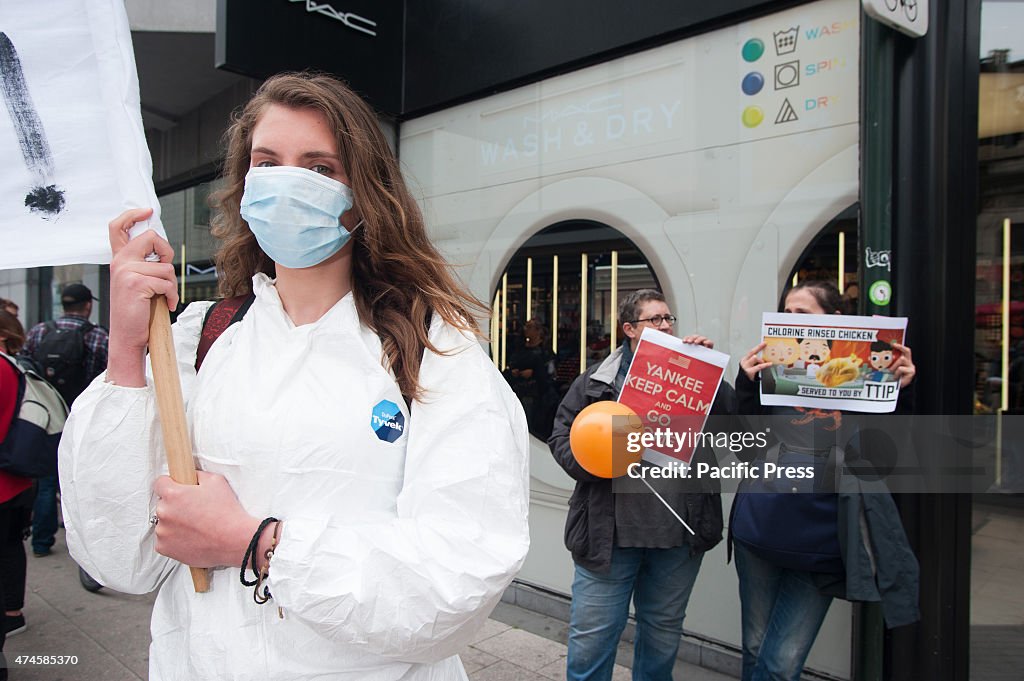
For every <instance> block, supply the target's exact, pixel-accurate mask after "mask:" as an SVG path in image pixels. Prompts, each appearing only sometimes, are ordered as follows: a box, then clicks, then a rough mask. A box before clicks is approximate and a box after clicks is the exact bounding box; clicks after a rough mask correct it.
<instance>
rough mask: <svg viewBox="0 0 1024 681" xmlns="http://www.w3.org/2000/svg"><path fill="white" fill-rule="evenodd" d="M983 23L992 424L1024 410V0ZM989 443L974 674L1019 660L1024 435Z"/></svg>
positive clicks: (980, 505) (999, 670)
mask: <svg viewBox="0 0 1024 681" xmlns="http://www.w3.org/2000/svg"><path fill="white" fill-rule="evenodd" d="M981 26H982V32H981V54H980V55H979V56H980V59H981V75H980V83H979V119H978V162H979V179H980V182H979V199H980V200H979V214H978V223H977V224H978V231H977V249H978V250H977V265H976V269H975V296H976V299H975V332H974V359H975V364H974V366H975V394H974V411H975V413H976V414H986V415H994V419H995V421H996V426H995V428H996V432H997V434H998V433H1000V432H1001V431H1002V430H1003V429H1002V428H1001V426H1005V420H1006V419H1017V418H1021V415H1022V414H1024V105H1022V103H1024V2H992V1H987V2H983V3H982V10H981ZM995 446H996V452H995V466H994V475H993V478H992V480H990V481H989V482H990V487H989V490H990V492H989V493H988V494H976V495H975V496H974V504H973V518H972V521H973V522H972V538H971V550H972V553H971V653H970V656H971V678H972V679H973V680H974V681H990V680H995V679H1005V678H1010V677H1009V676H1007V675H1006V674H1007V670H1009V669H1017V670H1019V669H1020V668H1021V664H1022V662H1024V586H1022V583H1021V580H1020V565H1021V564H1022V562H1024V549H1022V548H1021V544H1020V536H1021V534H1022V531H1024V496H1022V495H1021V494H1020V492H1021V490H1024V443H1021V442H1014V441H1011V440H1010V439H1008V438H1003V437H1000V436H998V435H997V438H996V443H995Z"/></svg>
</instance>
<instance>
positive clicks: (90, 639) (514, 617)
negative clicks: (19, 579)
mask: <svg viewBox="0 0 1024 681" xmlns="http://www.w3.org/2000/svg"><path fill="white" fill-rule="evenodd" d="M154 600H155V595H154V594H150V595H147V596H129V595H126V594H120V593H116V592H113V591H110V590H109V589H103V590H101V591H99V592H98V593H89V592H87V591H86V590H85V589H83V588H82V587H81V585H80V584H79V581H78V567H77V566H76V565H75V564H74V562H73V561H72V560H71V558H70V557H69V556H68V553H67V549H66V548H65V546H64V540H63V530H61V531H60V532H59V533H58V536H57V544H56V546H54V550H53V553H52V554H50V555H49V556H45V557H42V558H36V557H35V556H33V555H32V552H31V550H29V554H28V588H27V593H26V595H25V618H26V620H27V622H28V630H27V631H25V632H23V633H21V634H18V635H16V636H14V637H12V638H9V639H8V640H7V644H6V645H5V647H4V652H5V654H6V655H7V658H8V660H9V661H10V663H11V665H12V669H11V670H10V678H11V681H36V680H39V681H64V680H66V681H73V680H74V681H77V680H79V679H85V680H88V681H138V680H139V679H145V678H146V676H147V669H148V657H149V616H150V611H151V609H152V607H153V601H154ZM565 634H566V627H565V623H563V622H560V621H558V620H555V619H552V618H549V617H544V616H543V615H538V614H536V613H532V612H529V611H527V610H523V609H522V608H518V607H516V606H513V605H508V604H505V603H502V604H500V605H499V606H498V608H497V610H495V612H494V615H493V617H492V619H490V620H488V622H487V624H486V626H485V627H484V628H483V629H482V630H481V631H480V632H479V633H478V635H477V636H476V637H475V638H474V640H473V643H472V644H471V645H470V646H469V648H468V649H467V650H466V651H465V652H464V653H463V654H462V660H463V663H464V664H465V666H466V671H467V672H469V676H470V678H471V679H472V680H473V681H548V680H556V681H557V680H559V679H564V678H565V645H564V644H563V643H561V642H560V641H565ZM19 653H20V654H24V655H64V656H67V655H75V656H77V657H78V662H77V664H75V665H66V666H53V665H33V666H28V667H20V666H17V665H16V664H15V662H14V660H15V658H16V656H17V655H18V654H19ZM631 656H632V652H631V651H630V650H629V649H628V648H624V647H620V650H619V660H625V661H629V660H630V659H631ZM675 676H676V678H679V679H686V680H687V681H728V679H730V678H731V677H727V676H723V675H721V674H717V673H714V672H711V671H708V670H706V669H702V668H700V667H694V666H692V665H687V664H684V663H682V662H680V663H679V664H678V665H677V667H676V674H675ZM613 678H614V680H615V681H626V680H628V679H629V678H630V674H629V670H628V669H626V668H625V667H621V666H619V667H616V670H615V676H614V677H613Z"/></svg>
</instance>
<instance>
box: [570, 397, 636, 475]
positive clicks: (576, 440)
mask: <svg viewBox="0 0 1024 681" xmlns="http://www.w3.org/2000/svg"><path fill="white" fill-rule="evenodd" d="M633 432H635V433H641V432H643V423H642V422H641V421H640V417H639V416H637V415H636V412H634V411H633V410H632V409H630V408H629V407H627V406H626V405H624V404H621V403H619V402H612V401H611V400H605V401H603V402H594V403H593V404H591V405H589V406H587V407H585V408H584V409H583V411H581V412H580V413H579V414H577V415H576V418H575V419H573V422H572V427H571V428H570V429H569V447H570V448H571V449H572V455H573V456H574V457H575V458H576V461H577V463H579V465H580V466H583V469H584V470H586V471H587V472H588V473H590V474H591V475H596V476H598V477H599V478H618V477H621V476H623V475H625V474H626V469H627V468H629V465H630V464H632V463H637V462H638V461H640V457H641V455H642V453H643V449H642V448H641V447H636V449H639V450H640V451H637V452H635V453H634V452H630V451H628V450H627V448H626V445H627V438H628V436H629V433H633Z"/></svg>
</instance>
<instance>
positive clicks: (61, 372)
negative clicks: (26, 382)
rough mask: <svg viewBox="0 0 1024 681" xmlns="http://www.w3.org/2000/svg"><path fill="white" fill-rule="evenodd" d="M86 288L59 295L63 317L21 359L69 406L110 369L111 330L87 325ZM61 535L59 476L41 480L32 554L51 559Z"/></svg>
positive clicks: (37, 332) (28, 343) (38, 329)
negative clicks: (38, 370) (33, 366)
mask: <svg viewBox="0 0 1024 681" xmlns="http://www.w3.org/2000/svg"><path fill="white" fill-rule="evenodd" d="M94 300H97V299H96V298H95V297H94V296H93V295H92V291H90V290H89V287H88V286H85V285H84V284H69V285H67V286H65V287H64V290H63V291H62V292H61V295H60V302H61V306H63V308H64V314H63V315H62V316H61V317H59V318H58V319H55V320H53V321H50V322H40V323H39V324H36V325H35V326H33V327H32V330H31V331H29V334H28V338H27V339H26V340H25V347H24V349H23V350H22V354H24V355H27V356H28V357H30V358H32V359H33V360H34V361H35V362H36V364H38V365H39V367H40V368H41V370H42V371H43V373H44V375H45V377H46V380H48V381H49V382H50V383H52V384H53V386H54V387H55V388H57V390H58V391H59V392H60V394H61V395H62V396H63V397H64V401H66V402H67V403H68V406H69V407H70V406H71V403H72V402H74V400H75V398H76V397H78V395H79V393H81V392H82V391H83V390H85V388H86V386H88V385H89V383H91V382H92V379H94V378H96V377H97V376H99V375H100V374H101V373H103V371H104V370H106V368H107V340H108V336H107V330H106V329H104V328H103V327H102V326H96V325H94V324H92V323H91V322H90V321H89V316H90V315H91V314H92V301H94ZM56 533H57V476H53V477H48V478H40V479H39V483H38V488H37V494H36V503H35V507H34V509H33V512H32V553H33V554H35V555H36V556H37V557H40V556H46V555H49V553H50V551H51V549H52V547H53V543H54V535H55V534H56Z"/></svg>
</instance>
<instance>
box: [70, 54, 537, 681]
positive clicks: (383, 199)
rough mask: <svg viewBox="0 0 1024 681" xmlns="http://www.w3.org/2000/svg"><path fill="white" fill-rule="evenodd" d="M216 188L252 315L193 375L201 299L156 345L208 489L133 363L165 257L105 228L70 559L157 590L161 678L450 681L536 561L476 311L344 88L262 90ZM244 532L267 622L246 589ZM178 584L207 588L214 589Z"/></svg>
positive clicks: (519, 424) (77, 439)
mask: <svg viewBox="0 0 1024 681" xmlns="http://www.w3.org/2000/svg"><path fill="white" fill-rule="evenodd" d="M224 174H225V180H226V185H225V188H224V189H223V190H222V191H221V192H220V193H219V195H218V196H216V197H215V200H214V203H215V207H216V208H217V209H218V217H217V218H216V220H215V226H214V229H215V234H216V235H217V236H219V237H220V238H221V239H222V248H221V250H220V251H219V253H218V255H217V265H218V271H219V276H220V287H221V293H222V294H224V295H225V296H236V295H239V294H246V293H249V292H252V293H254V294H255V300H254V302H253V304H252V306H251V307H250V308H249V310H248V311H247V312H246V314H245V316H244V317H243V318H242V319H241V321H239V322H238V323H235V324H233V325H231V326H230V327H228V328H227V330H226V331H224V333H223V335H221V336H220V338H219V339H218V340H217V341H216V342H215V343H214V344H213V346H212V348H210V351H209V354H208V355H207V356H206V359H205V361H204V362H203V363H202V366H201V369H200V370H199V371H198V372H197V371H196V370H195V369H194V362H195V359H196V349H197V344H198V342H199V339H200V333H201V328H202V325H203V319H204V315H205V313H206V311H207V310H208V308H209V306H210V303H195V304H192V305H190V306H189V307H188V308H186V309H185V310H184V311H183V312H182V313H181V315H180V317H179V318H178V320H177V322H176V324H175V325H174V343H175V347H176V350H177V358H178V362H179V365H180V366H179V373H180V376H181V380H182V389H183V392H184V394H185V399H186V409H187V414H188V418H189V425H190V429H191V434H192V441H193V447H194V450H195V453H196V458H197V461H198V463H199V464H200V468H201V469H202V470H201V472H200V473H199V483H200V484H199V485H198V486H195V485H180V484H177V483H175V482H173V481H172V480H171V479H170V478H168V477H166V476H165V475H163V473H164V471H165V470H166V466H165V465H164V453H163V447H162V438H161V435H160V428H159V423H158V420H157V418H158V415H157V413H156V407H155V397H154V392H153V388H152V386H151V384H150V382H149V380H148V379H147V376H146V363H145V348H146V345H147V340H148V318H149V306H150V298H151V297H152V296H154V295H159V294H163V295H165V296H167V299H168V301H169V303H170V304H171V306H172V307H173V306H174V305H176V303H177V295H176V293H175V291H176V286H177V285H176V282H175V276H174V270H173V267H172V265H171V261H172V251H171V248H170V246H169V245H168V243H167V242H166V241H164V240H163V239H161V238H159V237H158V236H156V235H154V233H153V232H146V233H144V234H143V235H140V236H138V237H137V238H135V239H132V240H129V238H128V230H129V229H130V228H131V227H132V225H133V224H135V223H136V222H138V221H141V220H144V219H146V218H147V217H149V215H150V211H149V210H148V209H147V210H130V211H127V212H125V213H123V214H122V215H120V216H119V217H118V218H116V219H115V220H114V221H113V222H112V223H111V224H110V239H111V244H112V247H113V250H114V254H115V255H114V259H113V262H112V264H111V274H110V277H111V294H110V295H111V317H110V327H111V328H110V331H111V338H110V361H109V365H108V368H107V372H106V374H105V375H102V376H100V377H99V378H97V380H96V381H94V382H93V384H92V385H91V386H90V387H89V389H88V390H87V391H86V392H85V393H84V394H82V396H81V397H80V398H79V399H78V400H77V401H76V403H75V410H74V414H73V415H72V417H71V420H70V421H69V422H68V425H67V428H66V429H65V431H64V439H63V442H62V445H61V453H60V474H61V483H62V489H63V503H64V512H65V523H66V527H67V540H68V545H69V546H70V548H71V553H72V555H73V556H74V557H75V560H76V561H78V563H79V564H80V565H81V566H82V567H83V568H85V569H86V570H87V571H88V572H89V573H90V574H91V575H94V576H95V577H96V579H97V580H99V581H100V582H102V583H103V584H105V585H107V586H110V587H111V588H113V589H117V590H119V591H125V592H129V593H145V592H149V591H152V590H153V589H156V588H158V587H160V593H159V596H158V597H157V601H156V605H155V607H154V610H153V619H152V637H153V642H152V645H151V647H150V679H152V680H154V681H172V680H173V681H185V680H189V681H194V680H196V679H274V680H275V681H285V680H289V679H318V680H319V679H360V680H361V681H396V680H399V679H402V680H428V679H429V680H430V681H446V680H449V679H452V680H455V679H465V678H466V674H465V671H464V670H463V667H462V664H461V662H460V661H459V658H458V656H457V653H458V652H459V651H460V650H461V649H463V648H464V647H465V646H466V645H467V643H468V641H469V640H470V638H471V636H472V635H473V634H474V632H475V631H476V630H477V628H478V627H479V626H480V625H481V624H482V623H483V622H484V621H485V619H486V618H487V616H488V614H489V613H490V611H491V609H492V608H493V606H494V605H495V604H496V602H497V601H498V599H499V597H500V596H501V594H502V592H503V590H504V589H505V587H506V586H508V584H509V583H510V581H511V579H512V577H513V575H514V574H515V573H516V571H517V570H518V569H519V567H520V565H521V564H522V561H523V559H524V557H525V555H526V551H527V548H528V545H529V531H528V527H527V505H528V474H527V451H528V450H527V446H528V445H527V443H528V439H527V438H528V435H527V428H526V420H525V417H524V415H523V410H522V408H521V407H520V405H519V401H518V400H517V399H516V398H515V395H514V394H513V393H512V391H511V390H509V388H508V386H507V384H506V383H505V381H504V380H503V379H502V377H501V375H500V374H499V373H498V372H497V370H496V369H495V367H494V365H493V364H492V363H491V362H490V360H489V359H488V358H487V356H486V355H485V354H484V352H483V351H482V350H481V348H480V346H479V344H478V337H477V326H476V323H475V321H474V317H473V312H474V311H476V310H478V309H479V308H478V307H477V305H478V304H477V303H476V302H475V301H474V300H473V298H472V296H470V294H469V293H467V292H466V291H465V290H464V289H463V288H462V287H461V285H460V284H458V283H457V281H456V279H455V278H454V277H453V275H452V274H451V273H450V271H449V268H448V266H447V265H446V263H445V262H444V260H443V259H442V257H441V256H440V255H439V253H438V252H437V250H436V249H435V248H434V247H433V246H432V245H431V244H430V242H429V241H428V239H427V236H426V232H425V228H424V223H423V218H422V216H421V213H420V211H419V209H418V208H417V206H416V204H415V202H414V201H413V199H412V197H411V196H410V194H409V192H408V190H407V189H406V186H405V183H404V181H403V179H402V175H401V173H400V170H399V166H398V163H397V161H396V159H395V157H394V155H393V154H392V152H391V150H390V148H389V146H388V144H387V141H386V139H385V137H384V136H383V134H382V133H381V131H380V129H379V127H378V124H377V120H376V117H375V115H374V113H373V112H372V111H371V109H370V108H369V107H368V106H367V105H366V104H365V103H364V102H363V101H362V100H361V99H359V97H358V96H356V95H355V94H354V93H353V92H352V91H351V90H349V89H348V88H347V87H346V86H345V85H343V84H342V83H340V82H338V81H336V80H334V79H332V78H329V77H326V76H321V75H311V74H284V75H281V76H276V77H274V78H271V79H270V80H268V81H267V82H266V83H264V85H263V86H262V87H261V88H260V90H259V91H258V92H257V93H256V95H255V96H254V97H253V98H252V100H251V101H250V102H249V103H248V104H247V106H246V107H245V109H244V110H243V111H242V112H241V113H240V115H238V116H237V118H236V120H235V122H234V123H233V125H232V126H231V128H230V130H229V131H228V149H227V154H226V158H225V165H224ZM339 216H340V219H339ZM150 252H156V253H157V254H159V256H160V262H159V263H155V262H146V259H145V258H146V255H147V254H148V253H150ZM267 518H275V519H278V520H276V521H269V522H262V521H264V519H267ZM261 526H262V527H263V530H262V532H261V533H260V532H258V530H259V528H260V527H261ZM254 537H255V542H256V547H257V551H256V554H257V561H256V568H257V571H265V572H266V579H265V581H264V583H263V585H261V587H260V592H259V594H258V595H262V593H263V592H262V589H263V587H264V586H265V587H266V589H267V592H268V593H269V596H270V600H269V603H268V604H266V605H260V604H257V602H255V600H254V593H253V589H252V588H249V587H246V586H243V585H242V583H241V581H240V577H239V568H240V566H242V562H243V556H244V555H245V554H246V552H247V547H249V546H250V544H252V543H253V541H254ZM275 537H276V539H277V545H276V547H275V551H274V553H273V555H272V558H271V559H270V560H269V561H266V560H265V559H264V553H265V551H266V549H267V548H269V547H270V546H272V545H273V543H274V539H275ZM186 565H191V566H195V567H209V568H213V569H212V571H211V580H212V588H211V590H210V591H209V592H208V593H195V592H194V590H193V586H192V582H191V579H190V575H189V571H188V569H187V568H186V567H185V566H186ZM247 565H251V564H247ZM221 568H223V569H221ZM247 574H248V579H253V578H254V574H253V573H252V572H248V573H247Z"/></svg>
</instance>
